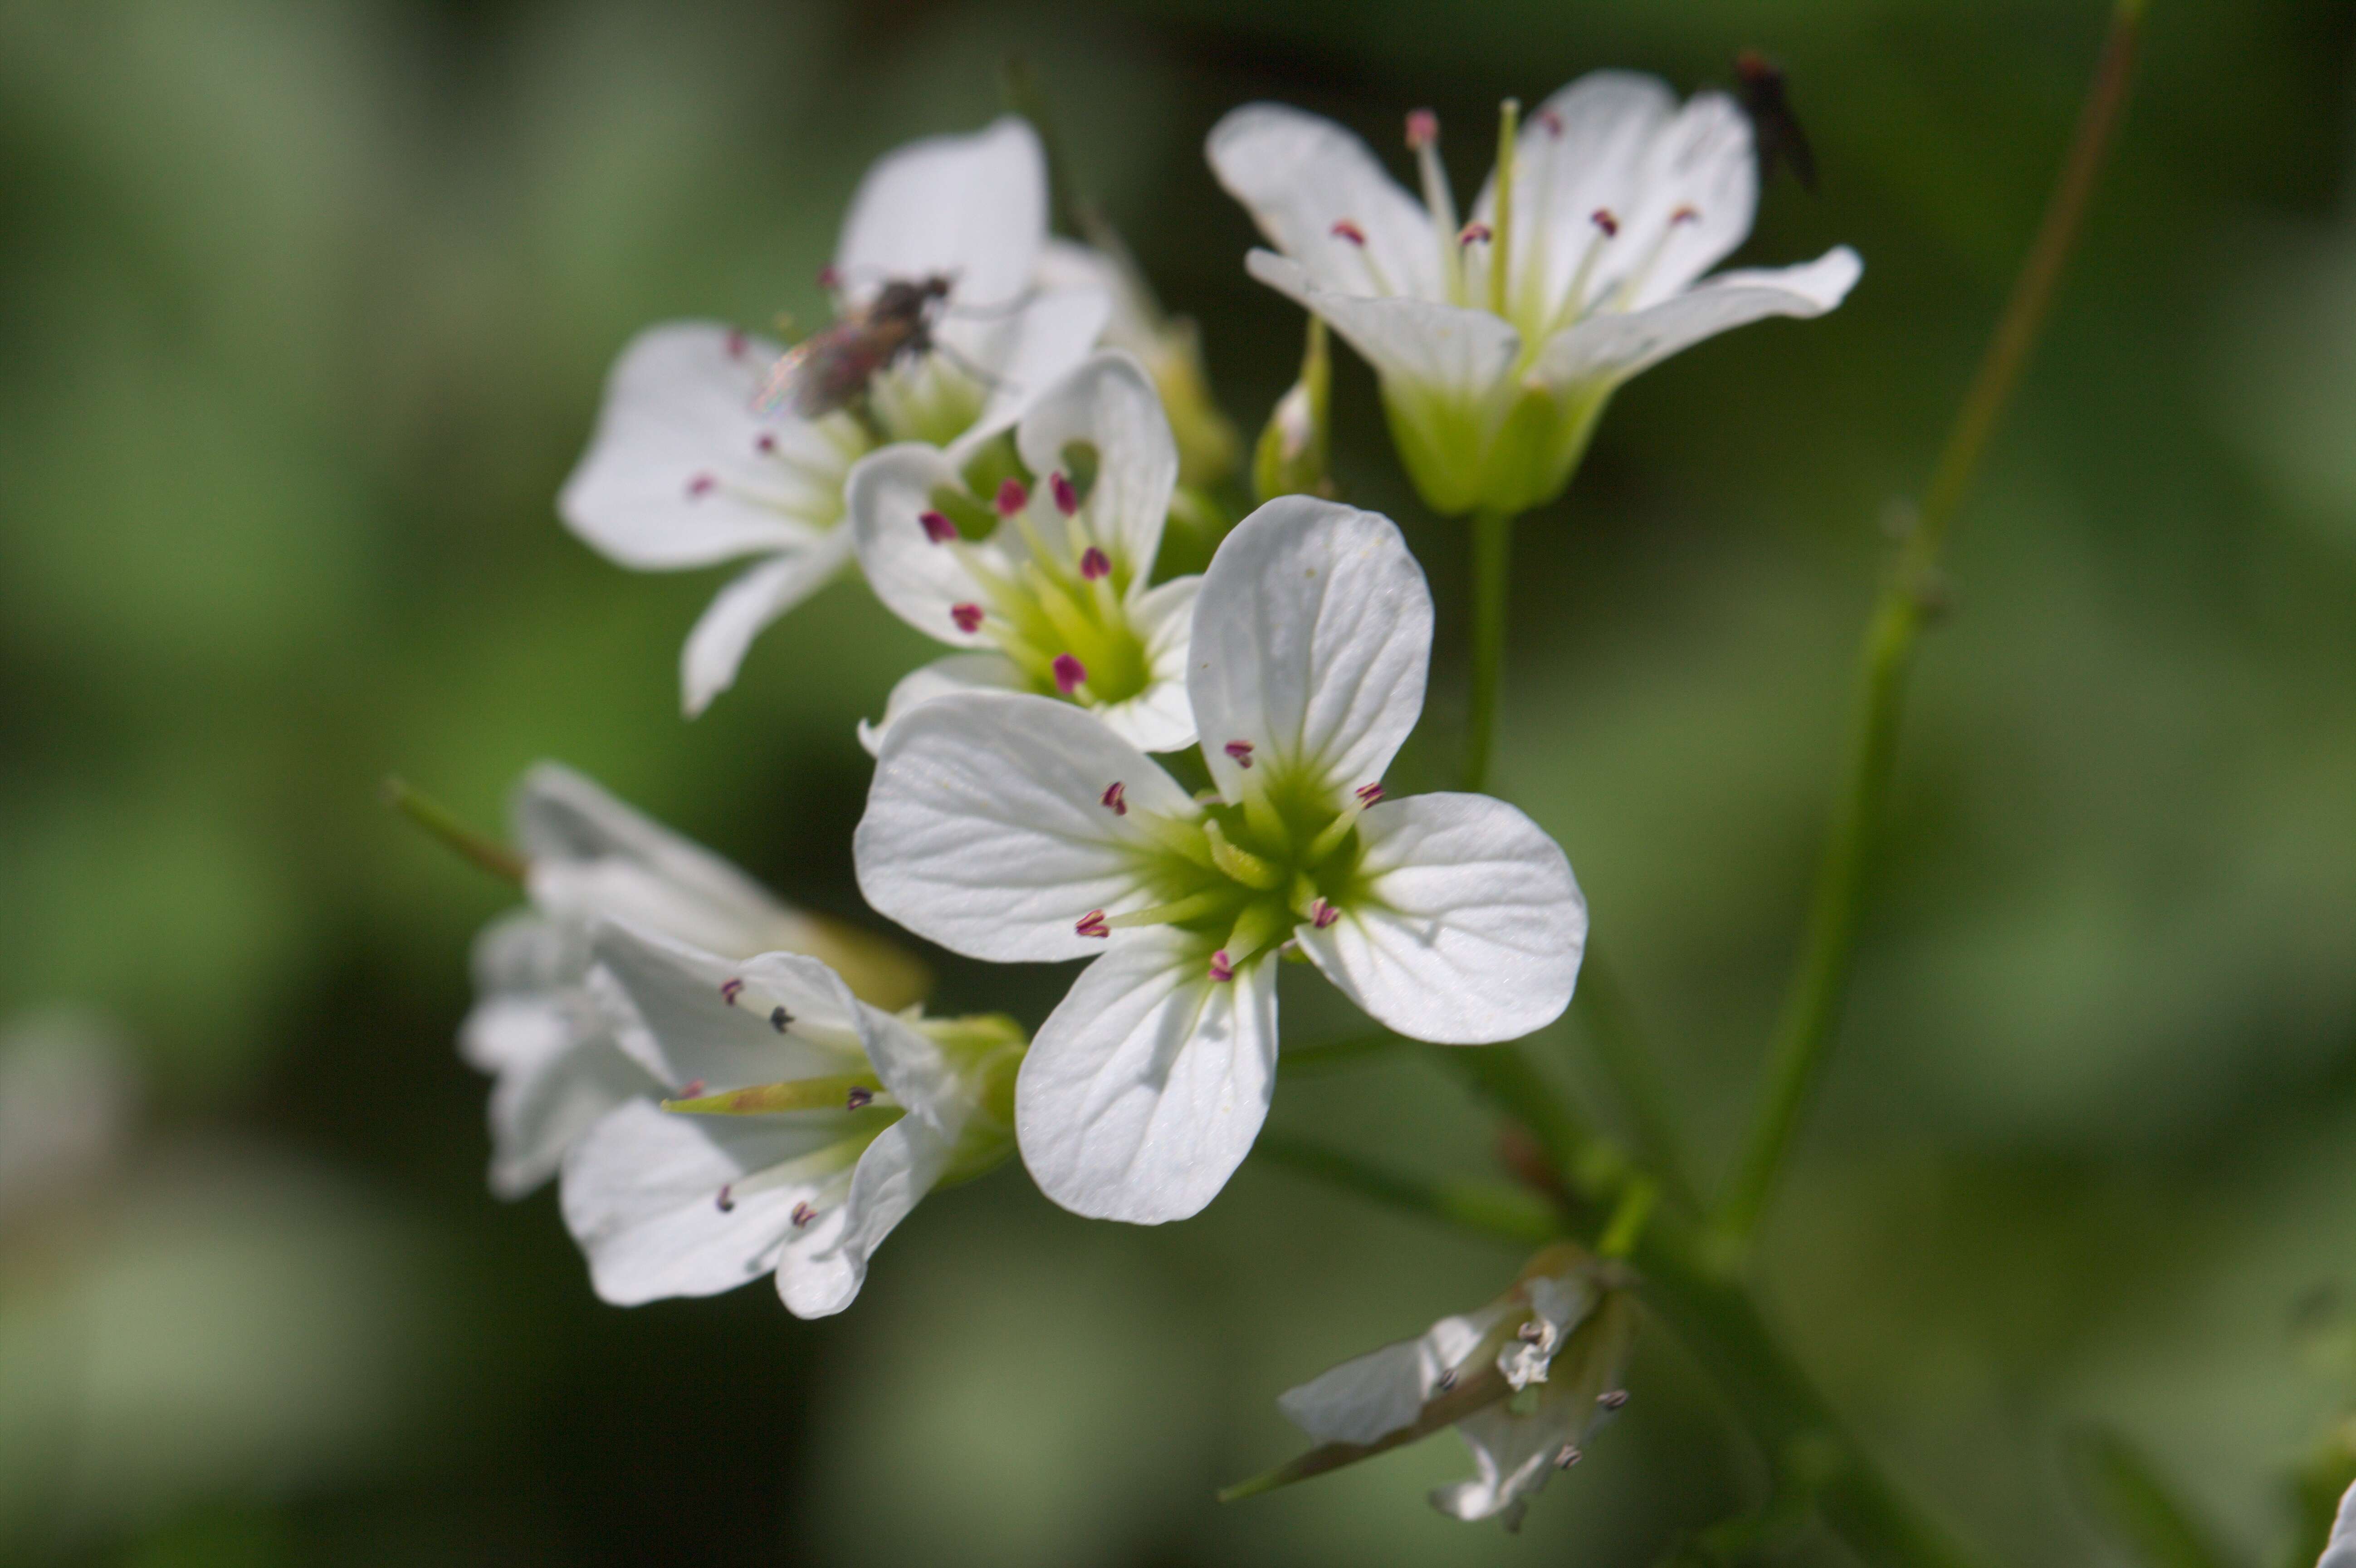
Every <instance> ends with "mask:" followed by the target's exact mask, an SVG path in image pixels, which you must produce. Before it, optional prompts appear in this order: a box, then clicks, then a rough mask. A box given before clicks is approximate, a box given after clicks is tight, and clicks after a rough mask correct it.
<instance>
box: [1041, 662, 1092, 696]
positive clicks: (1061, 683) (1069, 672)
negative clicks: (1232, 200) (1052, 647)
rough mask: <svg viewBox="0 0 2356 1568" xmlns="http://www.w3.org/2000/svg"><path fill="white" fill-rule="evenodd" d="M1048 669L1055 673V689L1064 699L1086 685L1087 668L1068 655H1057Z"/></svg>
mask: <svg viewBox="0 0 2356 1568" xmlns="http://www.w3.org/2000/svg"><path fill="white" fill-rule="evenodd" d="M1049 668H1051V669H1053V670H1054V671H1055V689H1056V690H1057V691H1060V692H1062V693H1063V694H1064V695H1065V696H1066V697H1069V696H1071V695H1072V693H1074V692H1076V691H1077V690H1079V688H1082V687H1084V686H1086V685H1087V683H1088V667H1087V666H1086V665H1084V664H1082V663H1081V662H1080V661H1079V660H1077V659H1076V658H1074V657H1073V656H1071V655H1069V654H1057V655H1056V656H1055V663H1054V664H1053V665H1051V666H1049Z"/></svg>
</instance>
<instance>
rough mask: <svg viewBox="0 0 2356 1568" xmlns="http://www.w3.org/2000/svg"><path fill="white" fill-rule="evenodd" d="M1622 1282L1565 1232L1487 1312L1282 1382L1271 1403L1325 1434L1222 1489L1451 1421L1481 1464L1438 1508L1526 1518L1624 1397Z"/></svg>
mask: <svg viewBox="0 0 2356 1568" xmlns="http://www.w3.org/2000/svg"><path fill="white" fill-rule="evenodd" d="M1628 1286H1629V1280H1628V1276H1627V1274H1626V1271H1625V1270H1623V1269H1622V1268H1620V1267H1618V1266H1617V1265H1615V1264H1608V1263H1601V1262H1599V1261H1597V1260H1596V1259H1595V1258H1593V1257H1590V1255H1588V1253H1585V1252H1583V1251H1582V1250H1580V1248H1578V1247H1576V1246H1573V1245H1571V1244H1570V1243H1562V1244H1560V1245H1558V1246H1553V1247H1549V1248H1547V1250H1546V1251H1544V1252H1542V1253H1538V1255H1537V1257H1535V1258H1533V1259H1531V1260H1530V1263H1529V1266H1528V1267H1526V1268H1525V1269H1524V1270H1523V1271H1522V1275H1521V1278H1520V1279H1518V1280H1516V1281H1515V1284H1514V1287H1513V1288H1512V1289H1511V1290H1508V1291H1507V1292H1505V1295H1503V1296H1499V1297H1497V1299H1495V1300H1494V1301H1492V1302H1491V1303H1489V1304H1488V1305H1487V1306H1486V1307H1482V1308H1481V1309H1480V1310H1478V1311H1476V1312H1470V1313H1466V1314H1464V1315H1462V1316H1461V1317H1443V1318H1441V1319H1440V1321H1439V1322H1437V1323H1435V1324H1433V1325H1432V1326H1431V1328H1430V1331H1429V1332H1427V1333H1425V1334H1424V1335H1423V1336H1422V1337H1420V1338H1419V1339H1402V1340H1400V1341H1399V1342H1398V1343H1397V1344H1393V1345H1386V1346H1384V1347H1383V1348H1382V1349H1379V1350H1374V1351H1370V1352H1368V1353H1367V1354H1365V1355H1363V1356H1360V1357H1358V1358H1357V1359H1356V1360H1349V1361H1344V1362H1343V1363H1342V1364H1341V1365H1340V1366H1338V1367H1335V1368H1334V1369H1333V1371H1329V1372H1327V1373H1325V1374H1324V1375H1323V1376H1322V1377H1319V1378H1315V1379H1312V1380H1311V1381H1308V1382H1305V1383H1303V1384H1301V1386H1300V1387H1299V1388H1296V1389H1291V1390H1289V1391H1287V1392H1285V1393H1284V1395H1283V1396H1282V1397H1280V1399H1279V1400H1278V1401H1277V1408H1279V1409H1280V1410H1281V1411H1283V1412H1284V1414H1285V1417H1286V1419H1288V1420H1290V1422H1291V1423H1292V1424H1294V1425H1295V1426H1298V1427H1300V1428H1301V1430H1302V1431H1303V1432H1305V1433H1307V1434H1308V1435H1309V1436H1310V1438H1311V1439H1312V1441H1314V1442H1315V1443H1316V1444H1317V1446H1316V1447H1315V1448H1312V1449H1311V1450H1310V1451H1309V1452H1308V1453H1306V1454H1303V1455H1301V1456H1300V1457H1298V1458H1296V1459H1293V1460H1290V1462H1288V1463H1286V1464H1284V1465H1281V1466H1280V1467H1277V1468H1276V1469H1274V1470H1271V1471H1269V1472H1268V1473H1267V1474H1266V1475H1263V1476H1259V1477H1255V1478H1254V1479H1252V1480H1249V1481H1246V1482H1243V1483H1241V1484H1240V1485H1237V1486H1235V1487H1231V1488H1228V1489H1227V1490H1226V1492H1224V1493H1222V1494H1221V1496H1222V1497H1223V1498H1225V1499H1236V1498H1241V1497H1249V1496H1252V1495H1255V1494H1257V1493H1259V1492H1264V1491H1268V1490H1270V1489H1272V1488H1277V1487H1281V1486H1287V1485H1290V1483H1292V1482H1294V1481H1300V1480H1306V1479H1307V1478H1308V1477H1312V1476H1317V1475H1323V1473H1325V1472H1326V1471H1328V1470H1333V1469H1338V1468H1340V1467H1342V1466H1344V1465H1349V1464H1355V1463H1356V1462H1357V1461H1358V1460H1360V1459H1364V1458H1367V1457H1369V1456H1373V1455H1376V1454H1380V1453H1384V1452H1387V1451H1388V1450H1390V1449H1393V1448H1397V1447H1399V1446H1401V1445H1405V1444H1408V1443H1413V1442H1416V1441H1417V1440H1418V1439H1419V1438H1423V1437H1427V1436H1429V1435H1431V1434H1432V1433H1434V1432H1437V1431H1439V1430H1440V1428H1441V1427H1443V1426H1453V1427H1455V1428H1456V1430H1457V1431H1458V1433H1460V1434H1461V1435H1462V1436H1463V1438H1464V1442H1465V1445H1466V1446H1468V1447H1469V1448H1471V1449H1472V1463H1473V1468H1474V1471H1475V1473H1474V1475H1473V1477H1472V1479H1470V1480H1465V1481H1459V1482H1457V1483H1456V1484H1455V1485H1453V1486H1447V1487H1441V1488H1438V1489H1437V1490H1435V1491H1434V1492H1433V1493H1432V1494H1431V1504H1432V1506H1433V1507H1434V1508H1436V1509H1440V1512H1442V1513H1445V1514H1451V1515H1453V1516H1454V1517H1456V1518H1458V1519H1462V1520H1479V1519H1489V1518H1492V1517H1501V1518H1502V1519H1503V1520H1504V1522H1505V1528H1506V1529H1508V1530H1513V1529H1517V1528H1519V1526H1520V1524H1521V1520H1522V1515H1523V1513H1524V1512H1525V1511H1526V1509H1528V1507H1529V1499H1530V1497H1531V1495H1532V1494H1534V1493H1535V1492H1537V1489H1538V1488H1541V1487H1543V1486H1545V1485H1546V1483H1547V1478H1548V1477H1551V1476H1552V1475H1553V1474H1554V1473H1555V1472H1556V1471H1557V1470H1567V1469H1569V1467H1571V1466H1573V1465H1575V1464H1577V1463H1578V1462H1579V1460H1580V1448H1581V1445H1583V1444H1584V1443H1585V1442H1586V1441H1587V1438H1588V1435H1589V1433H1590V1431H1591V1430H1592V1429H1593V1428H1594V1426H1595V1424H1597V1423H1598V1422H1599V1421H1601V1420H1602V1419H1603V1418H1604V1417H1605V1416H1607V1415H1609V1414H1610V1413H1612V1412H1613V1411H1616V1410H1618V1409H1619V1408H1620V1407H1621V1406H1622V1405H1623V1404H1625V1403H1627V1400H1628V1395H1627V1392H1626V1391H1625V1390H1623V1389H1622V1387H1621V1386H1620V1371H1621V1368H1622V1366H1623V1365H1624V1364H1625V1362H1626V1360H1627V1356H1628V1347H1629V1344H1630V1342H1631V1341H1632V1340H1633V1339H1634V1337H1635V1332H1636V1305H1635V1301H1634V1299H1633V1297H1632V1296H1631V1295H1630V1294H1629V1289H1628Z"/></svg>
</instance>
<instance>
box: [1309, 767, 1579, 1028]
mask: <svg viewBox="0 0 2356 1568" xmlns="http://www.w3.org/2000/svg"><path fill="white" fill-rule="evenodd" d="M1358 831H1359V834H1360V837H1361V842H1362V843H1363V844H1364V845H1365V859H1364V861H1363V862H1362V866H1361V869H1362V874H1363V875H1364V876H1365V878H1366V880H1367V884H1368V894H1369V896H1368V898H1367V900H1366V901H1365V903H1364V904H1360V903H1356V902H1353V903H1352V905H1351V906H1350V907H1348V908H1346V909H1344V911H1343V912H1342V915H1341V918H1340V919H1339V920H1337V921H1335V922H1334V923H1333V924H1332V925H1330V926H1327V927H1326V928H1325V929H1324V930H1323V931H1319V930H1317V929H1315V928H1314V927H1313V926H1309V925H1302V926H1300V927H1298V928H1296V933H1295V934H1297V935H1298V936H1299V937H1300V938H1301V950H1302V951H1303V952H1305V953H1307V954H1308V955H1309V956H1310V957H1311V958H1312V960H1314V961H1315V963H1316V965H1317V966H1318V967H1319V968H1320V969H1322V970H1323V971H1324V972H1325V975H1326V977H1327V978H1328V979H1330V980H1332V981H1333V983H1334V984H1335V985H1336V986H1338V987H1341V988H1342V990H1343V991H1344V993H1345V994H1346V995H1347V996H1348V997H1349V998H1350V999H1351V1000H1352V1001H1354V1002H1355V1003H1357V1004H1358V1006H1360V1007H1361V1008H1365V1010H1366V1012H1367V1014H1368V1015H1369V1016H1371V1017H1372V1018H1374V1019H1376V1021H1377V1022H1380V1023H1382V1024H1384V1025H1385V1026H1387V1027H1388V1028H1390V1029H1397V1030H1398V1032H1399V1033H1401V1034H1404V1035H1408V1036H1411V1037H1412V1038H1414V1039H1417V1040H1436V1041H1438V1042H1440V1043H1441V1044H1443V1045H1478V1044H1484V1043H1487V1042H1490V1041H1494V1040H1519V1039H1520V1038H1521V1037H1522V1036H1524V1035H1526V1034H1528V1033H1529V1032H1530V1031H1531V1030H1533V1029H1542V1028H1544V1027H1545V1026H1546V1025H1547V1024H1549V1023H1551V1022H1553V1021H1554V1020H1555V1019H1557V1018H1558V1017H1559V1016H1560V1015H1561V1013H1562V1009H1563V1008H1565V1007H1567V1006H1569V1002H1570V991H1571V987H1572V985H1573V983H1574V982H1576V981H1577V979H1578V977H1579V959H1580V953H1581V951H1582V950H1583V949H1584V948H1585V946H1586V944H1587V901H1586V900H1585V899H1584V898H1582V897H1581V896H1580V891H1579V884H1578V882H1577V881H1575V880H1573V879H1572V877H1571V874H1570V862H1569V860H1567V859H1564V858H1563V853H1562V850H1561V848H1559V847H1558V846H1557V845H1556V843H1555V841H1554V840H1553V839H1551V838H1549V837H1547V835H1546V831H1545V829H1543V828H1541V827H1538V825H1537V823H1535V822H1532V821H1531V820H1530V819H1529V818H1528V817H1526V816H1523V815H1522V814H1521V813H1520V812H1518V811H1516V810H1515V809H1514V808H1513V807H1512V806H1510V805H1506V804H1505V802H1503V801H1499V800H1492V799H1490V798H1489V797H1488V796H1487V795H1414V796H1411V797H1409V798H1408V799H1406V800H1400V801H1385V802H1383V803H1382V804H1381V805H1376V806H1375V807H1373V808H1372V809H1371V810H1369V811H1368V812H1367V813H1366V814H1365V816H1363V817H1361V818H1360V819H1359V822H1358Z"/></svg>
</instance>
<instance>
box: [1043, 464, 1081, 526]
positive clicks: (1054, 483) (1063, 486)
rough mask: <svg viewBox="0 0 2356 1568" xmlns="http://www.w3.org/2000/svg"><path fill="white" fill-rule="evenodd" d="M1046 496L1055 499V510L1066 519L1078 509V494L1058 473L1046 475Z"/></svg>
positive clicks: (1067, 480)
mask: <svg viewBox="0 0 2356 1568" xmlns="http://www.w3.org/2000/svg"><path fill="white" fill-rule="evenodd" d="M1047 494H1049V495H1050V496H1055V510H1057V511H1059V512H1061V513H1063V514H1064V516H1066V517H1070V516H1071V515H1072V514H1073V513H1075V512H1076V511H1078V510H1079V509H1080V493H1079V492H1078V491H1077V490H1075V489H1073V488H1072V482H1071V481H1070V480H1069V479H1066V478H1065V477H1064V476H1063V475H1062V474H1060V473H1056V474H1050V475H1047Z"/></svg>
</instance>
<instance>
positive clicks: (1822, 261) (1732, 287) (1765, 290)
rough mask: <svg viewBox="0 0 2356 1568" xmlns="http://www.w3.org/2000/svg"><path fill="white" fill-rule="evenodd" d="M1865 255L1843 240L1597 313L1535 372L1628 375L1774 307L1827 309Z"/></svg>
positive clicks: (1551, 343)
mask: <svg viewBox="0 0 2356 1568" xmlns="http://www.w3.org/2000/svg"><path fill="white" fill-rule="evenodd" d="M1863 271H1864V263H1863V262H1861V261H1858V256H1857V252H1856V251H1852V250H1850V249H1849V248H1848V247H1847V246H1846V245H1842V246H1837V247H1836V248H1835V249H1833V250H1831V251H1826V252H1825V253H1824V254H1823V255H1822V256H1819V257H1817V258H1816V259H1815V261H1808V262H1804V263H1803V264H1801V265H1799V266H1796V267H1784V268H1781V269H1777V270H1767V271H1758V272H1721V273H1719V275H1718V276H1716V277H1714V278H1711V279H1709V280H1708V282H1706V283H1701V284H1700V285H1698V286H1697V287H1695V288H1692V289H1689V290H1687V292H1686V293H1681V294H1678V295H1676V297H1675V298H1673V299H1668V300H1665V301H1663V302H1662V303H1661V304H1655V305H1650V306H1647V307H1646V308H1644V309H1643V310H1634V311H1629V312H1627V313H1625V314H1624V315H1613V314H1612V313H1609V312H1606V313H1603V314H1601V315H1590V316H1589V317H1588V318H1587V319H1586V320H1584V321H1582V322H1580V324H1579V325H1576V326H1573V327H1570V328H1569V329H1567V330H1565V331H1562V332H1558V333H1557V334H1556V335H1555V336H1553V337H1551V338H1548V339H1547V345H1546V347H1545V348H1544V349H1542V350H1540V351H1539V354H1538V360H1537V368H1536V370H1535V372H1534V373H1535V374H1537V375H1538V376H1540V377H1543V378H1544V379H1546V380H1547V381H1549V382H1552V383H1553V384H1555V385H1557V386H1563V385H1567V384H1569V383H1571V382H1575V381H1583V380H1598V379H1600V380H1605V381H1611V382H1618V381H1622V380H1625V379H1627V378H1629V377H1630V376H1633V375H1634V374H1635V373H1636V372H1637V371H1639V370H1642V369H1644V368H1646V367H1647V366H1651V365H1656V364H1658V363H1660V362H1661V361H1662V360H1664V359H1665V358H1667V357H1669V356H1670V355H1672V354H1675V353H1677V352H1678V351H1680V350H1682V349H1686V348H1690V347H1693V346H1694V345H1695V344H1697V343H1699V342H1701V341H1702V340H1703V339H1704V338H1708V337H1715V336H1718V335H1719V333H1721V332H1726V331H1730V330H1731V329H1732V328H1734V327H1738V326H1744V325H1749V324H1750V323H1751V322H1754V321H1762V320H1764V319H1766V318H1767V317H1768V316H1771V315H1791V316H1802V317H1805V316H1813V315H1824V314H1825V312H1826V311H1828V310H1831V309H1832V308H1833V307H1834V306H1836V305H1837V304H1840V303H1841V301H1842V299H1843V298H1845V297H1846V296H1847V293H1848V291H1849V288H1850V286H1851V285H1853V284H1854V283H1856V282H1857V280H1858V274H1859V273H1860V272H1863Z"/></svg>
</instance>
